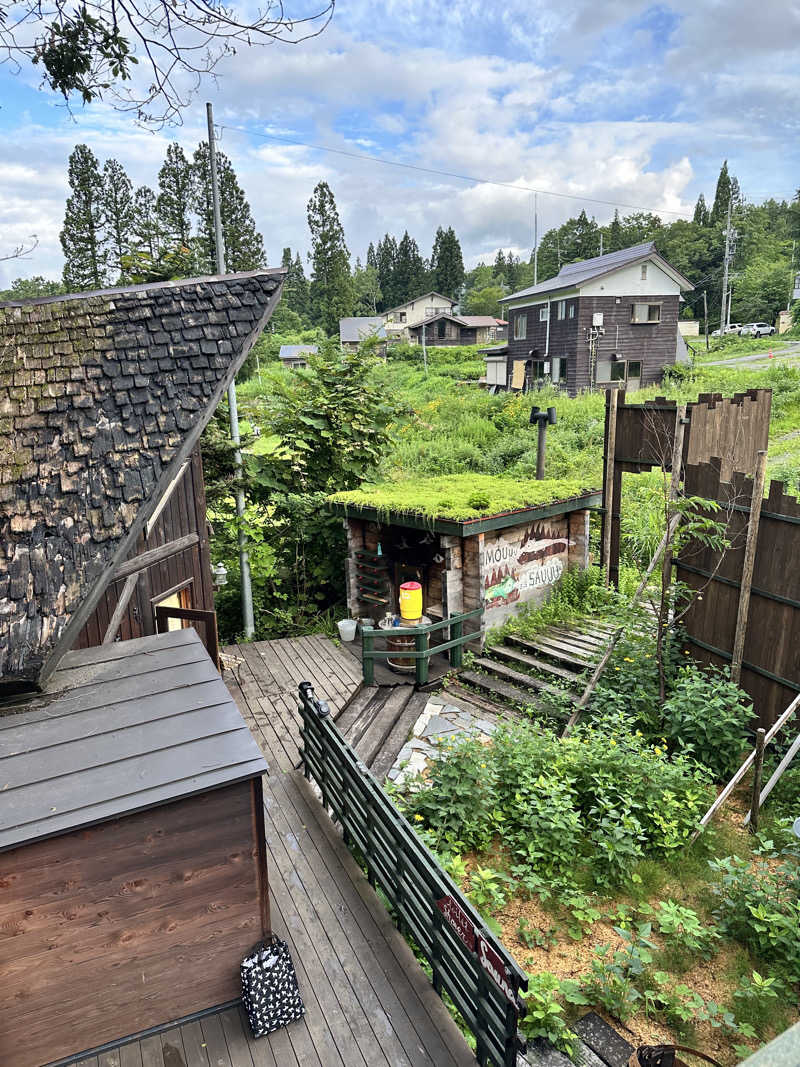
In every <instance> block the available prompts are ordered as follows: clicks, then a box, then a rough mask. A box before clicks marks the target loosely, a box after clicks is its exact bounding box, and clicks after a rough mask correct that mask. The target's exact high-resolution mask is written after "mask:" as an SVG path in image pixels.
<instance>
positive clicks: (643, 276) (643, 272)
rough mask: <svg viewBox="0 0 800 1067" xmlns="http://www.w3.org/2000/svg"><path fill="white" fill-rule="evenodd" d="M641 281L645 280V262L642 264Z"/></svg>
mask: <svg viewBox="0 0 800 1067" xmlns="http://www.w3.org/2000/svg"><path fill="white" fill-rule="evenodd" d="M642 281H643V282H646V281H647V264H646V263H643V264H642Z"/></svg>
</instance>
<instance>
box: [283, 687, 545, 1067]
mask: <svg viewBox="0 0 800 1067" xmlns="http://www.w3.org/2000/svg"><path fill="white" fill-rule="evenodd" d="M299 688H300V703H299V709H300V714H301V716H302V719H303V725H302V728H301V730H300V736H301V738H302V747H301V749H300V755H301V758H302V766H303V773H304V774H305V776H306V778H309V779H313V780H314V782H315V783H316V784H317V786H318V787H319V789H320V792H321V794H322V803H323V804H324V805H325V806H326V808H327V809H328V810H329V811H330V812H331V814H332V816H333V818H334V819H336V821H337V822H339V823H340V824H341V827H342V831H343V836H344V840H345V843H346V844H347V846H348V848H350V849H351V851H356V852H357V853H358V856H359V858H360V859H361V861H362V862H363V863H364V864H365V865H366V870H367V877H368V878H369V881H370V884H371V885H372V886H373V887H374V886H376V885H377V886H378V887H379V888H380V889H381V891H382V892H383V894H384V895H385V897H386V899H387V900H388V902H389V905H390V908H391V910H392V912H393V918H394V921H395V923H396V924H397V926H398V928H399V929H400V931H401V932H402V933H403V934H404V935H406V936H408V935H410V936H411V937H412V938H413V939H414V942H415V943H416V945H417V946H418V948H419V950H420V951H421V952H422V954H423V956H424V957H425V959H426V960H427V961H428V963H429V964H430V966H431V970H432V982H433V987H434V989H435V990H436V992H437V993H439V994H440V995H441V994H442V991H443V990H444V991H446V992H447V993H448V994H449V996H450V997H451V999H452V1001H453V1003H454V1004H455V1006H456V1008H458V1011H459V1012H460V1013H461V1016H462V1018H463V1019H464V1021H465V1022H466V1024H467V1026H468V1027H469V1029H470V1030H471V1031H472V1033H473V1034H474V1035H475V1042H476V1055H477V1058H478V1062H479V1063H480V1064H481V1065H484V1064H493V1065H496V1067H515V1064H516V1058H517V1052H518V1051H524V1050H525V1041H524V1039H523V1038H522V1037H521V1035H520V1034H519V1032H518V1023H519V1018H520V1013H521V1012H522V1011H523V1009H524V1006H523V1004H522V1002H521V1000H520V991H524V990H526V989H527V987H528V984H527V978H526V976H525V973H524V971H522V970H520V968H519V967H518V966H517V964H516V962H515V960H514V958H513V957H512V956H511V955H510V954H509V953H508V952H507V951H506V949H505V948H504V947H503V945H502V943H501V942H500V941H499V940H498V939H497V938H496V937H495V936H494V935H493V934H492V933H491V932H490V931H489V930H487V929H486V927H485V925H484V923H483V920H482V919H481V917H480V915H479V914H478V912H477V911H476V910H475V909H474V908H473V906H472V905H471V904H470V902H469V900H467V898H466V897H465V896H464V895H463V894H462V892H461V890H460V889H459V888H458V886H457V885H456V884H455V882H454V881H453V880H452V879H451V878H450V877H449V875H447V874H446V873H445V871H443V870H442V868H441V867H440V866H439V864H438V862H437V860H436V858H435V856H434V855H433V854H432V853H431V852H430V851H429V850H428V849H427V848H426V847H425V845H424V844H423V843H422V841H421V840H420V839H419V837H417V835H416V834H415V833H414V830H413V829H412V828H411V825H410V824H409V823H408V822H407V821H406V820H405V819H404V818H403V816H402V815H401V814H400V812H399V811H398V810H397V808H396V807H395V806H394V804H392V802H391V800H390V799H389V798H388V796H387V795H386V793H384V791H383V790H382V789H381V787H380V785H378V783H377V782H376V780H375V779H374V778H373V777H372V775H371V774H370V773H369V771H368V770H367V768H366V767H365V766H364V764H363V763H362V762H361V760H360V759H359V758H358V756H357V755H356V753H355V752H354V751H353V750H352V749H351V748H350V746H349V745H348V744H347V742H346V741H345V740H344V738H343V737H342V735H341V734H340V733H339V731H338V730H337V728H336V726H335V725H334V723H333V722H332V720H331V718H330V709H329V708H328V705H327V704H326V703H325V702H324V701H319V700H318V699H317V698H316V696H315V694H314V690H313V687H312V685H311V683H310V682H301V683H300V687H299Z"/></svg>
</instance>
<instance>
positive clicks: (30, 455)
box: [0, 270, 285, 693]
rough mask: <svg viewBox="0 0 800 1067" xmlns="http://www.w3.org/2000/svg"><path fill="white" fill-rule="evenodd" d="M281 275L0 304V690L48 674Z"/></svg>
mask: <svg viewBox="0 0 800 1067" xmlns="http://www.w3.org/2000/svg"><path fill="white" fill-rule="evenodd" d="M284 273H285V272H284V271H283V270H264V271H254V272H251V273H249V274H239V275H229V276H219V277H207V278H193V279H188V280H181V281H174V282H159V283H154V284H151V285H139V286H130V287H127V288H123V289H114V290H100V291H97V292H91V293H82V294H76V295H73V296H64V297H50V298H46V299H43V300H34V301H22V302H16V303H13V304H5V305H0V446H1V447H0V693H2V691H3V690H4V689H5V690H6V691H8V690H10V689H13V688H17V689H19V688H23V687H25V686H26V685H30V684H34V685H35V684H41V683H42V682H43V681H44V680H45V679H46V678H47V677H48V676H49V675H50V674H51V673H52V671H53V670H54V669H55V667H56V665H57V663H58V661H59V659H60V658H61V656H62V655H63V654H64V652H66V651H67V650H68V649H69V648H70V647H71V645H72V643H73V641H74V640H75V638H76V637H77V634H78V633H79V631H80V629H81V627H82V626H83V623H84V621H85V620H86V618H87V617H88V616H89V615H90V614H91V612H92V611H93V610H94V607H95V605H96V603H97V601H98V600H99V598H100V596H101V595H102V593H103V591H104V590H105V589H106V587H107V586H108V584H109V583H110V582H111V580H112V577H113V571H114V568H115V567H116V565H117V564H118V563H119V562H120V561H121V560H122V559H124V558H125V556H126V554H127V553H128V552H129V551H130V549H131V547H132V546H133V545H134V544H135V541H136V538H137V537H138V535H139V532H140V530H141V529H142V527H143V526H144V524H145V522H146V521H147V519H148V518H149V517H150V515H151V514H152V513H153V512H154V510H155V508H156V507H157V505H158V502H159V499H160V497H161V496H162V494H163V493H164V491H165V490H166V488H167V487H168V486H169V484H170V483H171V481H172V480H173V478H174V477H175V475H176V474H177V472H178V470H179V469H180V466H181V464H182V463H183V462H184V460H185V459H186V457H187V456H188V455H189V454H190V452H191V451H192V450H193V449H194V448H195V446H196V445H197V442H198V440H199V437H200V434H201V433H202V431H203V429H204V428H205V426H206V424H207V423H208V421H209V419H210V418H211V416H212V414H213V412H214V409H215V407H216V406H217V404H218V403H219V401H220V399H221V397H222V395H223V394H224V392H225V390H226V389H227V387H228V385H229V384H230V382H231V381H232V380H233V378H234V376H235V375H236V372H237V371H238V369H239V368H240V367H241V365H242V363H243V362H244V360H245V358H246V356H247V354H248V352H249V351H250V349H251V347H252V345H253V344H254V342H255V341H256V339H257V338H258V337H259V335H260V334H261V332H262V330H263V329H264V327H265V326H266V324H267V322H268V321H269V318H270V315H271V314H272V311H273V309H274V307H275V305H276V304H277V302H278V300H279V298H280V292H281V287H282V283H283V276H284Z"/></svg>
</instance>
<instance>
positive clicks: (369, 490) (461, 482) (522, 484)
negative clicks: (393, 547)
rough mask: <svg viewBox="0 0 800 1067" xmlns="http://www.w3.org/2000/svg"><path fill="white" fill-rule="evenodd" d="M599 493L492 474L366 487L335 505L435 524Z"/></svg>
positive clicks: (570, 481) (336, 497) (579, 484)
mask: <svg viewBox="0 0 800 1067" xmlns="http://www.w3.org/2000/svg"><path fill="white" fill-rule="evenodd" d="M587 492H598V490H597V489H596V488H593V487H592V486H589V485H587V484H586V482H584V481H581V480H580V479H577V478H546V479H544V480H543V481H541V482H537V481H534V480H533V479H530V480H525V481H522V480H520V479H518V478H502V477H497V476H495V475H491V474H448V475H443V476H442V477H436V478H408V479H403V480H400V481H394V482H381V483H378V484H374V485H368V484H364V485H362V486H361V488H360V489H353V490H351V491H349V492H345V493H334V494H333V495H332V496H330V497H329V498H328V499H329V500H330V501H331V503H334V504H339V505H344V506H345V507H346V508H348V509H349V508H353V510H354V511H355V510H357V509H358V508H374V509H375V510H376V511H378V512H380V513H381V514H384V515H387V516H388V515H390V514H393V515H398V514H401V515H402V514H406V515H417V516H421V517H423V518H428V519H431V520H434V519H454V520H463V519H482V518H489V517H490V516H493V515H501V514H503V513H504V512H508V511H519V510H522V509H524V508H536V507H545V506H546V505H548V504H554V503H556V501H560V500H568V499H570V498H572V497H576V496H580V495H582V494H583V493H587Z"/></svg>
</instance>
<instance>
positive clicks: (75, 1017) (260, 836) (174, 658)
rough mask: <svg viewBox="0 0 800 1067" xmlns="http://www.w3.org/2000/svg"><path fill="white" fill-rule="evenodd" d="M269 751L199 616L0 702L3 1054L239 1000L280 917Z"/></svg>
mask: <svg viewBox="0 0 800 1067" xmlns="http://www.w3.org/2000/svg"><path fill="white" fill-rule="evenodd" d="M266 769H267V767H266V763H265V762H264V758H263V756H262V755H261V751H260V749H259V748H258V745H257V744H256V742H255V741H254V740H253V738H252V736H251V734H250V731H249V730H248V728H247V726H246V724H245V722H244V720H243V719H242V716H241V713H240V712H239V709H238V708H237V707H236V705H235V704H234V702H233V700H232V698H231V696H230V694H229V692H228V690H227V687H226V686H225V684H224V683H223V681H222V679H221V678H220V676H219V674H218V672H217V671H216V669H215V667H214V664H213V663H212V662H211V660H210V659H209V657H208V655H207V654H206V652H205V650H204V648H203V646H202V644H201V642H200V640H199V638H198V636H197V634H196V633H195V632H194V630H177V631H174V632H171V633H164V634H159V635H157V636H155V637H144V638H139V639H137V640H132V641H122V642H117V643H115V644H111V645H106V646H101V647H100V648H89V649H83V650H80V651H77V652H70V653H67V654H66V655H65V656H64V657H63V658H62V659H61V661H60V663H59V666H58V668H57V669H56V670H55V671H54V672H53V674H52V675H51V677H50V680H49V682H48V683H47V684H46V687H45V692H44V693H43V694H42V695H41V696H40V697H39V698H38V699H36V700H34V701H33V702H32V703H29V704H28V705H27V706H25V710H22V711H21V712H20V713H18V714H6V715H4V716H0V777H2V781H3V794H2V800H0V872H2V877H1V878H0V930H2V935H1V936H0V973H2V975H3V981H2V983H0V1063H2V1064H3V1067H40V1065H41V1064H46V1063H51V1062H53V1061H59V1060H62V1059H64V1058H66V1057H68V1056H72V1055H76V1054H78V1053H82V1052H84V1053H85V1052H87V1051H91V1050H94V1049H97V1048H100V1047H101V1046H102V1045H104V1044H106V1043H108V1042H112V1041H116V1040H118V1039H120V1038H123V1037H126V1036H128V1035H133V1034H138V1033H141V1032H142V1031H145V1030H147V1029H149V1028H150V1027H154V1026H158V1025H160V1024H163V1023H166V1022H170V1021H172V1020H179V1019H183V1018H186V1017H187V1016H190V1015H193V1014H194V1013H196V1012H200V1011H203V1010H205V1009H207V1008H209V1007H212V1006H217V1005H221V1004H228V1003H230V1002H232V1001H234V1000H236V999H237V998H238V997H239V994H240V986H239V963H240V962H241V960H242V958H243V957H244V956H245V955H246V954H247V952H248V951H249V950H250V948H251V947H252V946H253V945H254V944H255V942H257V941H258V940H259V939H260V938H262V937H263V936H264V935H265V934H266V933H267V932H268V931H269V913H268V895H267V867H266V852H265V849H266V845H265V840H264V823H263V798H262V792H261V775H262V774H264V773H265V772H266Z"/></svg>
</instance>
